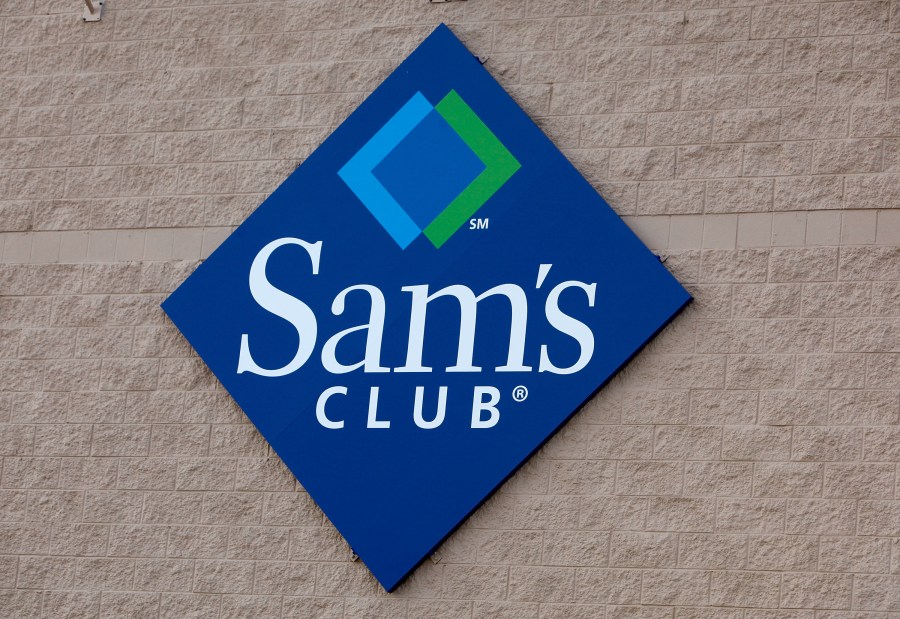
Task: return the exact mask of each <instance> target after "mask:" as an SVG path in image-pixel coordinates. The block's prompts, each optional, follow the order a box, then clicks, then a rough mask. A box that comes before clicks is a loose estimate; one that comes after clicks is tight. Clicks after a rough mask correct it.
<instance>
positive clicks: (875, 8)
mask: <svg viewBox="0 0 900 619" xmlns="http://www.w3.org/2000/svg"><path fill="white" fill-rule="evenodd" d="M887 25H888V3H887V2H882V1H880V0H876V1H872V2H836V3H834V4H831V5H829V6H827V7H822V13H821V16H820V22H819V31H820V32H821V33H822V34H826V35H829V34H871V33H873V32H881V31H884V30H886V29H887Z"/></svg>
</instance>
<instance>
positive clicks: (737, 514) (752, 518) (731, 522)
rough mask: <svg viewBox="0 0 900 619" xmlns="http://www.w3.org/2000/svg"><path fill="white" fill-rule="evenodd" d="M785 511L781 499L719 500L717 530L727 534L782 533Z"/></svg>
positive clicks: (783, 502)
mask: <svg viewBox="0 0 900 619" xmlns="http://www.w3.org/2000/svg"><path fill="white" fill-rule="evenodd" d="M785 510H786V503H785V501H784V500H780V499H734V498H724V499H719V500H718V503H717V505H716V528H717V530H718V531H721V532H727V533H782V532H784V531H785Z"/></svg>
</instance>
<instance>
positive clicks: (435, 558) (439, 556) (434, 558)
mask: <svg viewBox="0 0 900 619" xmlns="http://www.w3.org/2000/svg"><path fill="white" fill-rule="evenodd" d="M443 558H444V555H442V554H441V553H439V552H437V551H435V552H434V554H433V555H431V562H432V563H434V564H435V565H437V564H438V563H440V562H441V559H443Z"/></svg>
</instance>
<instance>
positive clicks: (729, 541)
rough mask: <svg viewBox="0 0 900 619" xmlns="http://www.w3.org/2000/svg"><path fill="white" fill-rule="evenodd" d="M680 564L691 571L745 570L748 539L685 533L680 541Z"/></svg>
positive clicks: (736, 536) (735, 536)
mask: <svg viewBox="0 0 900 619" xmlns="http://www.w3.org/2000/svg"><path fill="white" fill-rule="evenodd" d="M678 564H679V566H681V567H685V568H691V569H743V568H744V567H746V564H747V538H746V537H745V536H742V535H715V534H710V533H684V534H682V535H681V537H680V540H679V546H678Z"/></svg>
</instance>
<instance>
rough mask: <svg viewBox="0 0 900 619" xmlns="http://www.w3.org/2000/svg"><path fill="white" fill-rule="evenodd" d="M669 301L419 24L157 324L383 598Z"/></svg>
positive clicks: (603, 214) (544, 142)
mask: <svg viewBox="0 0 900 619" xmlns="http://www.w3.org/2000/svg"><path fill="white" fill-rule="evenodd" d="M430 158H433V159H434V161H435V162H436V165H439V166H440V169H439V170H434V169H432V168H430V167H429V166H428V164H427V161H423V160H426V159H430ZM442 158H443V159H445V160H448V161H447V162H446V164H445V165H441V161H442ZM476 212H477V213H478V216H479V220H482V219H483V220H485V221H486V220H487V219H489V220H490V226H489V227H488V228H487V229H483V228H482V229H478V227H477V226H471V225H468V226H465V225H463V224H464V223H465V222H466V221H467V220H469V218H471V217H472V216H473V214H475V213H476ZM436 248H439V250H436ZM690 300H691V297H690V295H689V294H688V293H687V292H686V291H685V290H684V288H682V287H681V285H680V284H679V283H678V282H677V281H676V280H675V278H674V277H672V275H671V274H670V273H669V272H668V271H667V270H666V268H665V267H664V266H663V265H662V264H661V263H660V261H659V260H658V259H657V257H656V256H654V255H653V254H652V253H651V252H650V251H649V250H648V249H647V248H646V247H645V246H644V245H643V244H642V243H641V242H640V240H638V238H637V237H636V236H635V235H634V234H633V233H632V232H631V230H629V229H628V227H627V226H626V225H625V224H624V222H623V221H622V220H621V219H620V218H619V217H618V216H617V215H616V214H615V213H614V212H613V210H612V209H611V208H610V207H609V206H608V205H607V204H606V203H605V202H604V201H603V199H602V198H601V197H600V196H599V195H598V194H597V192H596V191H595V190H594V188H593V187H591V185H590V184H589V183H588V182H587V181H586V180H585V179H584V178H583V177H582V176H581V175H580V174H579V173H578V171H577V170H576V169H575V168H574V167H573V166H572V165H571V164H570V163H569V162H568V161H567V160H566V158H565V157H564V156H563V155H562V153H560V151H559V150H558V149H557V148H556V147H555V146H554V145H553V143H552V142H550V140H549V139H548V138H547V137H546V136H545V135H544V134H543V133H542V132H541V130H540V129H539V128H538V127H537V126H536V125H535V124H534V123H533V122H532V121H531V119H529V118H528V116H527V115H526V114H525V113H524V112H523V111H522V110H521V108H519V106H518V105H517V104H516V103H515V102H514V101H513V100H512V99H511V98H510V97H509V95H508V94H507V93H506V92H505V91H504V90H503V88H502V87H501V86H500V85H499V84H498V83H497V82H496V81H495V80H494V79H493V78H492V77H491V76H490V75H489V74H488V73H487V71H486V70H485V69H484V67H482V66H481V64H479V63H478V61H477V60H476V59H475V58H474V57H473V56H472V54H471V52H469V51H468V50H467V49H466V48H465V46H463V44H462V43H461V42H460V41H459V40H458V39H457V38H456V37H455V36H454V35H453V33H452V32H451V31H450V30H449V29H448V28H447V27H446V26H440V27H438V28H437V29H436V30H435V31H434V32H433V33H432V34H431V35H430V36H429V37H428V38H427V39H426V40H425V41H424V42H423V43H422V44H421V45H420V46H419V47H418V48H417V49H416V50H415V51H414V52H413V53H412V54H410V56H409V57H408V58H407V59H406V60H404V61H403V63H402V64H401V65H400V67H398V69H397V70H395V71H394V72H393V73H392V74H391V75H390V76H389V77H388V78H387V79H386V80H385V81H384V82H383V83H382V84H381V85H380V86H379V87H378V88H376V89H375V91H374V92H373V93H372V94H371V95H370V96H369V97H368V98H367V99H366V100H365V101H364V102H363V103H362V104H361V105H360V106H359V108H358V109H357V110H356V111H354V112H353V113H352V114H351V115H350V116H349V117H348V118H347V119H346V120H345V121H344V122H343V123H342V124H341V125H340V126H339V127H338V128H337V129H336V130H335V131H334V133H333V134H332V135H331V136H330V137H329V138H328V139H327V140H325V142H324V143H323V144H322V145H321V146H320V147H319V148H317V149H316V151H315V152H313V153H312V154H311V155H310V156H309V157H308V158H307V159H306V160H305V161H304V162H303V164H302V165H300V166H299V167H298V168H297V169H296V170H294V171H293V172H292V173H291V175H290V176H289V177H288V178H287V179H286V180H285V181H284V182H283V183H282V184H281V186H280V187H278V189H276V190H275V191H274V192H273V193H272V194H271V195H270V196H269V197H268V198H266V200H265V202H263V204H262V205H260V207H259V208H258V209H257V210H256V211H255V212H254V213H253V214H252V215H250V216H249V217H248V218H247V219H246V220H245V221H244V222H243V223H242V224H241V225H240V226H239V227H238V228H237V230H235V232H234V233H233V234H232V235H231V236H229V237H228V238H227V239H225V241H224V242H223V243H222V244H221V245H220V246H219V247H218V249H216V251H214V252H213V253H212V255H210V256H209V258H207V259H206V260H205V261H204V262H203V263H202V264H201V265H200V266H198V268H197V269H196V271H194V273H193V274H191V275H190V277H188V278H187V280H186V281H185V282H184V283H183V284H182V285H181V286H179V287H178V289H177V290H175V291H174V292H173V293H172V294H171V295H170V296H169V298H167V299H166V300H165V302H164V303H163V309H164V310H165V312H166V314H167V315H168V316H169V318H171V320H172V322H173V323H174V324H175V325H176V326H177V327H178V329H180V330H181V332H182V333H183V334H184V336H185V337H186V338H187V339H188V341H189V342H190V344H191V345H192V346H193V347H194V349H195V350H196V351H197V354H198V355H199V356H200V357H201V358H202V359H203V360H204V362H205V363H206V364H207V365H208V366H209V368H210V370H211V371H212V372H213V373H214V374H215V376H216V377H217V378H218V379H219V381H220V382H221V383H222V386H223V387H224V388H225V389H226V390H227V391H228V393H229V394H231V396H232V397H233V398H234V399H235V401H236V402H237V403H238V405H240V407H241V408H242V409H243V411H244V412H245V413H246V414H247V417H248V418H249V419H250V420H251V421H252V422H253V424H254V425H255V426H256V428H257V429H258V430H259V432H260V433H261V434H262V435H263V436H264V437H265V439H266V440H267V441H268V442H269V444H270V445H271V447H272V448H273V450H274V451H275V453H277V455H278V456H279V457H280V458H281V459H282V460H283V462H284V463H285V464H286V465H287V467H288V468H289V469H290V470H291V471H292V472H293V473H294V475H295V476H296V478H297V480H298V481H299V483H300V485H301V486H302V490H303V491H305V492H308V493H309V496H310V497H311V498H312V499H313V500H314V501H315V502H316V504H318V506H319V507H320V508H321V509H322V511H323V512H324V513H325V514H326V516H327V517H328V520H329V521H330V522H331V523H332V524H333V525H334V526H335V527H336V528H337V529H338V531H340V533H341V535H343V537H344V538H345V539H346V541H347V542H348V543H349V545H350V546H351V548H352V549H353V550H354V551H355V552H356V553H357V555H358V556H359V558H360V559H361V560H362V561H363V562H364V563H365V566H367V567H368V568H369V569H370V570H371V572H372V574H373V575H374V576H375V578H376V579H377V580H378V581H379V582H380V583H381V584H382V585H383V586H384V588H385V589H387V590H388V591H391V590H393V589H395V588H396V587H397V586H398V585H399V584H400V583H401V582H402V580H403V579H404V578H405V577H406V576H407V575H409V574H410V572H411V571H412V570H413V569H415V567H416V566H417V565H418V564H419V563H421V562H422V561H423V560H424V559H425V558H426V557H428V556H429V554H431V553H432V552H434V550H435V549H436V548H437V547H438V546H439V545H440V544H441V543H442V542H443V540H445V539H446V538H447V536H449V535H450V534H451V533H452V532H453V531H454V530H455V529H456V528H457V527H459V526H460V525H461V523H462V522H463V521H464V520H465V519H466V518H467V517H468V516H469V515H470V514H471V513H473V512H474V511H475V510H476V509H478V507H479V506H480V505H481V504H482V503H483V502H484V501H485V500H487V499H488V497H490V496H491V494H492V493H493V492H495V491H496V490H498V489H499V488H500V487H501V486H502V484H503V483H504V481H505V480H507V479H508V478H509V477H510V476H511V475H513V474H514V473H515V471H516V470H517V469H518V468H519V467H520V466H521V465H522V464H523V463H524V462H525V461H526V460H527V459H528V458H529V457H530V456H531V455H532V454H534V453H535V452H536V451H537V450H538V449H540V447H541V446H542V445H543V444H544V443H545V442H546V441H547V440H549V439H550V437H552V436H553V434H554V433H555V432H556V431H557V430H559V429H560V428H561V427H562V426H563V425H564V424H565V423H566V422H567V421H568V420H569V419H570V418H571V417H572V416H573V415H574V414H575V413H576V411H578V409H579V408H580V407H581V406H582V405H583V404H584V403H585V402H586V401H587V400H588V399H589V398H591V397H592V395H593V394H594V393H595V392H596V391H597V390H598V389H600V388H601V387H602V386H603V385H605V384H606V383H607V382H608V381H609V380H611V379H612V377H613V376H614V375H615V374H616V372H618V371H619V369H621V368H622V367H623V366H624V365H625V364H626V363H628V361H629V360H630V359H631V358H632V357H634V356H635V355H636V354H638V352H639V351H640V350H641V348H642V347H643V346H644V345H646V344H647V342H649V341H650V340H651V339H652V338H653V337H654V336H655V335H656V334H657V333H658V332H659V331H660V330H661V329H662V328H663V327H665V325H666V324H668V323H669V321H671V320H672V319H673V318H674V317H675V316H676V315H677V314H678V312H680V311H681V310H682V309H683V308H684V307H685V306H686V305H687V303H688V302H690ZM582 423H584V425H588V424H589V423H590V419H585V420H583V422H582ZM593 431H596V432H602V427H597V428H594V430H593ZM362 569H364V568H363V567H362V565H361V564H359V563H351V562H349V557H347V561H346V562H336V563H335V570H336V571H340V572H342V573H347V574H348V577H351V575H350V574H351V573H352V572H353V571H354V570H362ZM357 577H358V575H357Z"/></svg>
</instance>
